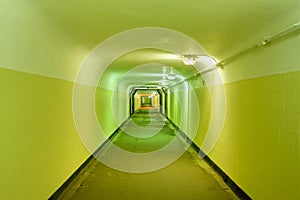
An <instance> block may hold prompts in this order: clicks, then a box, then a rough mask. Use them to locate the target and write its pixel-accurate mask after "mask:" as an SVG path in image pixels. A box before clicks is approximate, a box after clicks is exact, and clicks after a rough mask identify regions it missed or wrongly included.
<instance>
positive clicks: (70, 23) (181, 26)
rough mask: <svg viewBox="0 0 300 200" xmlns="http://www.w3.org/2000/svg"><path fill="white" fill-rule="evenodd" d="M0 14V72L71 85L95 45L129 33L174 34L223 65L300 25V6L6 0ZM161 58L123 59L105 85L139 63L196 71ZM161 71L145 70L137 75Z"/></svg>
mask: <svg viewBox="0 0 300 200" xmlns="http://www.w3.org/2000/svg"><path fill="white" fill-rule="evenodd" d="M0 9H1V12H0V17H1V19H0V23H1V24H2V25H1V32H0V43H1V44H2V45H1V47H0V60H1V63H0V64H1V65H2V67H7V68H10V67H11V68H14V69H17V70H23V71H27V72H34V73H38V74H42V75H45V74H46V75H49V76H52V77H56V78H61V79H66V80H75V78H76V74H77V72H78V70H79V68H80V65H81V64H82V62H83V60H84V59H85V58H86V57H87V56H88V54H89V52H91V51H92V50H93V49H94V48H95V47H96V46H97V45H98V44H99V43H101V42H102V41H104V40H106V39H108V38H109V37H111V36H113V35H115V34H118V33H120V32H122V31H126V30H129V29H134V28H142V27H162V28H167V29H172V30H175V31H178V32H181V33H183V34H185V35H187V36H189V37H191V38H193V39H195V40H196V41H197V42H198V43H199V44H200V45H201V46H202V47H203V48H204V49H205V50H206V51H207V52H208V54H209V55H211V56H213V57H214V58H216V59H217V60H223V59H225V58H227V57H228V56H230V55H232V54H233V53H235V52H237V51H238V50H240V49H241V48H243V47H245V46H247V45H249V44H252V43H253V42H256V41H257V40H259V39H262V38H263V37H265V36H268V35H272V34H274V33H277V32H278V31H281V30H282V29H284V28H286V27H287V26H289V25H291V24H293V23H295V22H298V21H299V19H300V12H299V11H300V1H299V0H285V1H282V0H265V1H262V0H243V1H237V0H226V1H225V0H188V1H186V0H172V1H171V0H151V1H140V0H126V1H124V0H85V1H79V0H63V1H58V0H51V1H50V0H49V1H41V0H26V1H22V0H15V1H10V0H3V1H1V2H0ZM191 53H192V52H191ZM162 54H164V53H162V52H159V51H157V50H149V49H148V50H144V51H139V52H134V53H131V54H128V55H125V56H123V57H121V58H119V59H118V60H116V61H115V62H114V63H112V65H111V66H110V68H109V69H108V70H107V71H106V73H107V74H108V75H107V76H106V77H103V80H102V81H104V82H105V81H106V83H105V84H110V82H112V81H113V82H114V81H116V80H118V79H119V78H120V75H122V74H125V73H126V72H127V71H128V70H130V69H131V68H132V67H133V66H137V65H140V64H144V63H156V62H158V63H161V64H164V65H166V66H171V67H174V69H176V70H178V72H179V73H181V74H183V75H184V76H186V77H188V76H190V75H192V74H193V73H194V69H193V68H191V67H188V66H184V65H183V64H182V63H181V62H180V60H174V59H173V60H172V59H164V58H162V57H159V56H155V55H162ZM160 71H161V70H160V69H156V71H155V72H153V71H152V72H151V69H149V70H148V71H147V70H144V71H143V72H141V73H140V76H144V78H145V77H151V76H152V75H153V74H155V73H156V74H158V73H159V72H160ZM114 76H115V78H112V77H114ZM156 77H159V76H156ZM157 80H158V79H157ZM153 82H155V80H153ZM132 84H133V83H132Z"/></svg>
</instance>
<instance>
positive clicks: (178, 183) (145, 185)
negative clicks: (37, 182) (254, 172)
mask: <svg viewBox="0 0 300 200" xmlns="http://www.w3.org/2000/svg"><path fill="white" fill-rule="evenodd" d="M136 125H139V126H136ZM141 128H142V129H141ZM155 128H159V129H160V131H159V132H158V133H157V134H155V135H152V136H151V137H146V136H147V134H150V132H151V131H149V130H151V129H155ZM134 130H137V132H134ZM140 130H144V131H143V132H141V133H139V131H140ZM125 132H127V133H129V134H131V133H132V134H133V135H132V134H131V135H129V134H126V133H125ZM145 132H146V134H145ZM176 133H177V132H176V130H175V129H174V127H172V125H171V124H170V123H169V122H168V121H167V120H166V119H164V118H163V117H162V115H160V114H159V113H150V115H149V113H145V112H140V113H136V114H134V115H133V116H132V118H131V119H130V120H129V122H128V123H127V124H126V126H125V127H124V129H123V131H120V132H119V133H118V134H117V135H116V136H115V137H114V139H113V140H112V141H113V144H114V145H116V146H117V147H119V148H121V149H123V150H126V151H129V152H133V153H139V154H143V153H148V152H153V151H156V150H158V149H160V148H161V147H163V146H165V145H166V144H169V143H170V142H171V141H172V140H174V139H178V138H179V136H177V134H176ZM134 134H140V135H141V137H137V135H134ZM143 134H144V135H143ZM178 141H180V142H181V144H182V147H184V146H185V144H184V143H183V142H182V140H180V139H178ZM106 146H107V147H105V148H103V149H102V150H101V151H100V152H99V153H98V154H97V156H96V157H98V158H103V157H107V158H114V160H118V161H120V160H122V162H123V164H124V165H130V166H129V167H131V168H133V166H131V165H134V164H130V163H134V162H132V161H130V159H128V158H126V157H125V158H124V156H118V155H116V154H115V153H114V151H111V149H112V146H113V145H111V144H108V145H106ZM177 146H180V145H177ZM170 153H172V150H171V152H170V151H169V152H167V153H166V155H171V154H170ZM162 154H163V153H162ZM162 158H163V157H162ZM160 159H161V158H160ZM122 162H121V163H122ZM148 162H149V160H148ZM128 163H129V164H128ZM151 164H152V162H151ZM135 167H137V166H135ZM58 199H72V200H73V199H74V200H76V199H78V200H79V199H80V200H83V199H84V200H92V199H93V200H94V199H101V200H106V199H107V200H119V199H120V200H127V199H128V200H135V199H139V200H152V199H153V200H154V199H155V200H157V199H174V200H177V199H178V200H179V199H180V200H181V199H185V200H193V199H195V200H196V199H197V200H206V199H207V200H223V199H224V200H229V199H238V198H237V197H236V196H235V195H234V194H233V193H232V191H231V190H230V189H229V188H228V187H227V186H226V185H225V184H224V183H223V182H222V180H221V178H220V177H219V176H218V175H217V174H216V173H215V172H214V171H213V170H212V169H210V168H209V167H208V165H207V164H206V163H205V161H204V160H202V159H201V158H199V157H198V155H197V154H196V153H195V151H194V150H193V149H191V148H188V149H187V150H186V151H185V152H184V153H183V154H182V155H181V156H180V157H179V158H178V159H177V160H176V161H175V162H173V163H172V164H171V165H169V166H167V167H164V168H162V169H159V170H156V171H152V172H146V173H134V172H131V173H130V172H123V171H119V170H116V169H113V168H111V167H108V166H106V165H104V164H102V163H101V162H100V161H98V160H97V159H92V160H91V162H89V164H88V165H87V166H86V167H85V168H84V170H82V171H81V172H80V174H79V175H78V176H77V177H76V178H75V179H74V181H73V182H72V183H71V184H70V185H69V186H68V187H67V188H66V190H65V191H64V192H63V193H62V195H61V196H60V197H59V198H58Z"/></svg>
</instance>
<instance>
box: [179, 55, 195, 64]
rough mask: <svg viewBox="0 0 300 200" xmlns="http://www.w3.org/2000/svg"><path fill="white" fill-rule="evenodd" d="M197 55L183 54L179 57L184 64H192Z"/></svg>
mask: <svg viewBox="0 0 300 200" xmlns="http://www.w3.org/2000/svg"><path fill="white" fill-rule="evenodd" d="M198 57H199V55H196V54H185V55H182V56H181V59H182V62H183V63H184V64H185V65H194V64H195V63H196V61H197V59H198Z"/></svg>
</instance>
